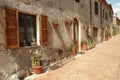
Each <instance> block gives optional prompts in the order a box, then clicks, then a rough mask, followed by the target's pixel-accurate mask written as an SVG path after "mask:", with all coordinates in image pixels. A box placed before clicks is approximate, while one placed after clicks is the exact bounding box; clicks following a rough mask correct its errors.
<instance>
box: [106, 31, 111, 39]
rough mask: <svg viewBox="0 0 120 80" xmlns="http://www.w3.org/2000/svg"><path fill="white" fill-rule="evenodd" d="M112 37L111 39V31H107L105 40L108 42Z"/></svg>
mask: <svg viewBox="0 0 120 80" xmlns="http://www.w3.org/2000/svg"><path fill="white" fill-rule="evenodd" d="M110 37H111V34H110V32H109V31H107V32H106V34H105V40H106V41H108V40H109V39H110Z"/></svg>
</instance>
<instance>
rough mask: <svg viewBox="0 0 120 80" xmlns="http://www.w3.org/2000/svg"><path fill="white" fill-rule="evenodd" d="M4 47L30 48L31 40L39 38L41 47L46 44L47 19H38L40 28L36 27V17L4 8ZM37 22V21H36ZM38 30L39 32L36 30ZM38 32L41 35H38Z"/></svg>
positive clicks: (45, 17)
mask: <svg viewBox="0 0 120 80" xmlns="http://www.w3.org/2000/svg"><path fill="white" fill-rule="evenodd" d="M3 16H4V19H3V20H4V22H5V23H4V26H5V29H4V30H5V34H4V35H5V36H4V46H5V48H12V49H13V48H19V47H22V46H31V42H32V40H33V38H39V37H40V39H37V40H38V41H39V40H40V41H41V43H43V45H47V44H48V41H49V39H48V33H49V32H48V17H47V16H43V15H42V16H41V17H40V26H36V25H37V23H36V22H39V21H36V15H30V14H25V13H21V12H18V10H16V9H11V8H4V9H3ZM37 20H39V19H37ZM38 29H40V30H38ZM39 31H40V32H41V33H39ZM38 41H37V42H38Z"/></svg>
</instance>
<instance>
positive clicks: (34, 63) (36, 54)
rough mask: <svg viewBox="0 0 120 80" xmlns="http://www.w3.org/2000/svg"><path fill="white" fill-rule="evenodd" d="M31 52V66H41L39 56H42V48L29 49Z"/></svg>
mask: <svg viewBox="0 0 120 80" xmlns="http://www.w3.org/2000/svg"><path fill="white" fill-rule="evenodd" d="M29 52H30V53H31V62H32V66H41V65H42V62H41V57H42V53H43V51H42V50H40V51H39V50H37V49H36V51H32V50H30V51H29Z"/></svg>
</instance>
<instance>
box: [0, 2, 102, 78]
mask: <svg viewBox="0 0 120 80" xmlns="http://www.w3.org/2000/svg"><path fill="white" fill-rule="evenodd" d="M95 1H97V2H98V6H102V5H101V2H100V1H99V0H57V1H56V0H1V1H0V55H1V56H0V59H1V60H0V80H11V76H12V75H13V74H15V73H16V72H17V71H18V70H22V69H24V68H25V67H30V66H31V61H30V56H31V54H29V52H28V51H29V50H30V49H32V50H36V49H41V48H42V49H43V50H44V55H45V56H46V57H49V56H51V55H53V54H54V53H51V51H50V48H64V49H66V48H68V47H69V46H70V45H71V44H75V43H77V45H78V49H77V51H78V52H79V51H81V40H87V39H88V34H89V35H90V36H91V38H92V39H93V40H95V41H96V42H100V40H101V21H102V20H101V11H98V15H96V14H95V10H94V8H95V6H94V5H95ZM98 10H101V7H98ZM7 12H8V13H7ZM8 14H9V16H8ZM13 15H14V16H16V17H14V16H13ZM11 17H12V18H13V19H12V18H11ZM24 17H25V18H24ZM66 19H67V20H69V21H72V24H71V25H67V26H66V25H65V24H64V21H65V20H66ZM54 21H55V22H56V21H57V22H58V24H59V26H58V28H56V29H55V28H54V27H53V22H54ZM32 22H34V23H32ZM16 26H17V27H16ZM22 26H31V27H30V28H29V27H28V28H25V29H23V27H22ZM42 26H47V28H45V29H44V27H42ZM9 28H10V29H12V30H13V29H15V30H16V31H15V32H16V33H14V30H13V31H12V32H11V31H10V29H9ZM31 28H32V29H31ZM33 28H34V29H33ZM27 29H29V30H27ZM85 29H89V30H88V32H86V31H85ZM94 30H95V31H94ZM96 30H97V32H96ZM27 31H30V33H29V35H30V36H29V37H28V36H27V35H28V34H27ZM43 32H45V33H43ZM98 32H99V33H98ZM94 33H95V35H93V34H94ZM23 34H26V35H24V36H27V37H23ZM32 34H33V35H32ZM34 34H35V35H34ZM10 35H13V36H10ZM94 37H97V38H94ZM33 38H34V39H35V40H36V43H37V46H31V42H32V40H33Z"/></svg>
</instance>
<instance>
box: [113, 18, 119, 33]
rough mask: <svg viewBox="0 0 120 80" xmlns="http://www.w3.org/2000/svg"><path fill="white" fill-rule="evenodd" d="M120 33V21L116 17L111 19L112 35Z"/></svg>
mask: <svg viewBox="0 0 120 80" xmlns="http://www.w3.org/2000/svg"><path fill="white" fill-rule="evenodd" d="M118 32H120V19H119V18H118V17H116V16H114V17H113V35H115V34H117V33H118Z"/></svg>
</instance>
